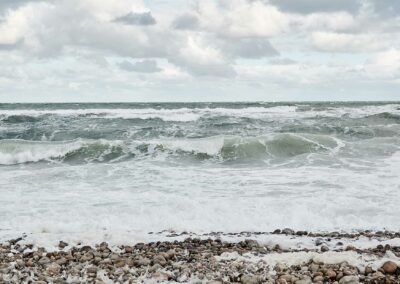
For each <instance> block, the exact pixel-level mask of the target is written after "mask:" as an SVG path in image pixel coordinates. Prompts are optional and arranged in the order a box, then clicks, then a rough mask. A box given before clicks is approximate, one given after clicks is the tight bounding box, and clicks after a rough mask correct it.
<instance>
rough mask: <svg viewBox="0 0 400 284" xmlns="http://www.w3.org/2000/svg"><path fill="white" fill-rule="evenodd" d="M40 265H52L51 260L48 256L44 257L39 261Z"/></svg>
mask: <svg viewBox="0 0 400 284" xmlns="http://www.w3.org/2000/svg"><path fill="white" fill-rule="evenodd" d="M38 263H39V264H42V265H44V264H48V263H50V258H48V257H47V256H43V257H42V258H41V259H39V261H38Z"/></svg>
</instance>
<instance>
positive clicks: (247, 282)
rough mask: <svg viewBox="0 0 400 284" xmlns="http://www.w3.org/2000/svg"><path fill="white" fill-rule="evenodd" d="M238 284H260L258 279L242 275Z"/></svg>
mask: <svg viewBox="0 0 400 284" xmlns="http://www.w3.org/2000/svg"><path fill="white" fill-rule="evenodd" d="M240 282H241V283H242V284H258V283H260V282H259V279H258V278H257V277H256V276H254V275H243V276H242V277H241V278H240Z"/></svg>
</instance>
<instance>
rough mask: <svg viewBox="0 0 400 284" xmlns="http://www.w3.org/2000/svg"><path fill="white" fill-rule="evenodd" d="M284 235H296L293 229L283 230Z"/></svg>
mask: <svg viewBox="0 0 400 284" xmlns="http://www.w3.org/2000/svg"><path fill="white" fill-rule="evenodd" d="M282 234H285V235H294V231H293V230H292V229H289V228H285V229H283V230H282Z"/></svg>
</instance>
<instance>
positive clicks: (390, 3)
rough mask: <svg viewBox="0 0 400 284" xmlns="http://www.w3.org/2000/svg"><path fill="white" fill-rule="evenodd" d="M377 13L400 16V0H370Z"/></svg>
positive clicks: (385, 15) (386, 15)
mask: <svg viewBox="0 0 400 284" xmlns="http://www.w3.org/2000/svg"><path fill="white" fill-rule="evenodd" d="M370 1H371V3H372V5H373V7H374V11H375V13H377V14H378V15H381V16H384V17H398V16H400V1H399V0H384V1H383V0H370Z"/></svg>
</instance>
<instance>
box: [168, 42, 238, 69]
mask: <svg viewBox="0 0 400 284" xmlns="http://www.w3.org/2000/svg"><path fill="white" fill-rule="evenodd" d="M169 62H171V63H173V64H175V65H177V66H179V67H180V68H182V69H184V70H186V71H188V72H189V73H190V74H192V75H195V76H216V77H234V76H236V72H235V70H234V68H233V67H232V66H231V62H229V59H228V58H227V57H226V56H225V55H224V54H223V53H222V52H221V50H219V49H217V48H215V47H212V46H211V45H210V44H208V42H207V41H206V40H205V39H204V38H203V37H201V36H197V37H189V38H188V39H187V42H186V44H185V45H184V46H183V47H182V48H181V49H180V50H179V53H178V54H177V55H176V56H172V57H171V58H169Z"/></svg>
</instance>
